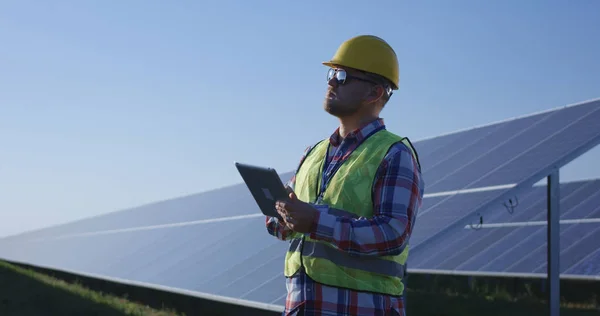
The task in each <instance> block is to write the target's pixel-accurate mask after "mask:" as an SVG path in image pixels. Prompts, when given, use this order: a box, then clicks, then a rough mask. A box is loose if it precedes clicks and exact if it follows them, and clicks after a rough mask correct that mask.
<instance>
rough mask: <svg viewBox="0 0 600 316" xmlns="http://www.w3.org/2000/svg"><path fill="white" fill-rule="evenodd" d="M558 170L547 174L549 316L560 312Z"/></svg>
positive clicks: (557, 314)
mask: <svg viewBox="0 0 600 316" xmlns="http://www.w3.org/2000/svg"><path fill="white" fill-rule="evenodd" d="M558 175H559V171H558V169H554V170H553V171H552V173H550V175H548V186H547V190H548V191H547V193H548V214H547V216H548V217H547V220H548V237H547V238H548V239H547V247H548V251H547V252H548V263H547V265H546V266H547V269H548V285H549V291H548V308H549V312H550V316H559V314H560V270H559V269H560V267H559V262H560V222H559V221H560V182H559V177H558Z"/></svg>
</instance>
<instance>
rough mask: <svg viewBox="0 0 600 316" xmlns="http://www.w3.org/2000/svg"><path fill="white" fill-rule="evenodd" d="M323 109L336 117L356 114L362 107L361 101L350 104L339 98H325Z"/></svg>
mask: <svg viewBox="0 0 600 316" xmlns="http://www.w3.org/2000/svg"><path fill="white" fill-rule="evenodd" d="M323 109H324V110H325V111H326V112H327V113H329V114H331V115H333V116H335V117H339V118H341V117H347V116H352V115H354V114H356V113H357V112H358V110H359V109H360V104H359V103H355V104H348V103H344V102H341V101H339V100H335V99H328V98H327V99H325V102H323Z"/></svg>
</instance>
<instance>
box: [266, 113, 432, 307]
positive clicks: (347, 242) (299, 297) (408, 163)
mask: <svg viewBox="0 0 600 316" xmlns="http://www.w3.org/2000/svg"><path fill="white" fill-rule="evenodd" d="M380 129H385V125H384V122H383V120H382V119H377V120H375V121H373V122H371V123H369V124H367V125H365V126H363V127H361V128H359V129H358V130H355V131H353V132H351V133H350V134H348V136H347V137H345V138H344V139H343V140H341V139H340V135H339V128H338V129H337V130H336V131H335V132H334V133H333V134H332V135H331V137H330V138H329V142H330V145H331V147H330V150H329V155H328V161H327V170H333V169H334V168H335V167H336V164H339V163H340V162H343V159H344V158H345V157H347V156H348V155H349V154H350V153H352V151H353V150H354V149H355V148H356V147H358V145H360V143H361V142H362V141H363V140H364V139H366V138H367V137H369V136H370V135H372V134H373V133H375V132H377V131H379V130H380ZM310 149H311V147H308V148H307V149H306V150H305V152H304V154H303V156H302V158H301V160H300V164H302V162H303V161H304V158H305V157H306V154H307V152H308V151H309V150H310ZM327 170H326V171H327ZM296 171H298V170H296ZM325 173H326V172H325ZM294 184H295V177H292V179H291V180H290V181H289V182H288V185H289V186H290V187H292V188H293V187H294ZM423 187H424V183H423V180H422V178H421V172H420V171H419V167H418V165H417V163H416V161H415V160H414V159H413V157H412V154H411V151H410V149H409V148H407V147H406V145H404V144H403V143H396V144H394V146H392V148H391V149H390V150H389V152H388V153H387V155H386V156H385V158H384V160H383V161H382V163H381V165H380V166H379V169H378V171H377V174H376V180H375V182H374V185H373V203H374V204H373V212H374V217H373V218H360V219H358V220H357V219H350V218H345V217H336V216H335V215H331V214H327V208H328V206H327V205H313V206H314V207H315V208H317V210H319V211H320V212H319V216H317V218H316V220H315V222H314V223H313V227H315V229H314V231H312V232H311V233H308V234H307V236H309V237H310V238H313V239H318V240H322V241H327V242H329V243H330V244H331V245H333V246H335V247H336V248H337V249H339V250H340V251H345V252H347V253H350V254H353V255H360V256H388V255H397V254H400V253H401V252H402V251H403V250H404V248H405V247H406V246H407V244H408V241H409V239H410V235H411V232H412V229H413V227H414V224H415V220H416V217H417V212H418V209H419V207H420V206H421V201H422V198H423ZM266 226H267V231H268V232H269V233H270V234H271V235H273V236H275V237H277V238H278V239H280V240H287V239H288V238H289V236H290V233H291V231H290V230H289V229H288V228H287V227H286V226H285V225H282V224H280V223H279V221H278V220H277V218H273V217H267V218H266ZM286 287H287V291H288V294H287V299H286V306H285V311H284V313H283V314H284V315H405V308H404V299H403V297H395V296H387V295H381V294H374V293H366V292H358V291H353V290H349V289H343V288H335V287H329V286H325V285H322V284H319V283H317V282H315V281H313V280H312V279H310V278H309V277H308V276H307V275H306V274H305V273H304V270H303V269H300V271H299V272H298V273H296V274H295V275H294V276H292V277H290V278H287V279H286ZM297 311H303V312H300V313H298V314H296V312H297ZM393 311H395V312H396V313H394V312H393Z"/></svg>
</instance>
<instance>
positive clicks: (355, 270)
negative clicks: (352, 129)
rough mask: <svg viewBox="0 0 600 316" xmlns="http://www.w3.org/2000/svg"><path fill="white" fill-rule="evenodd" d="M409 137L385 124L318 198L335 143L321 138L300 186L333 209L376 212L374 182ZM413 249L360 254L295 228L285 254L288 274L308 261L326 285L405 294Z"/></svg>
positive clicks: (304, 195)
mask: <svg viewBox="0 0 600 316" xmlns="http://www.w3.org/2000/svg"><path fill="white" fill-rule="evenodd" d="M399 141H402V142H403V143H405V144H406V145H407V147H408V148H410V149H411V151H412V154H413V157H415V159H417V158H416V157H417V156H416V153H415V151H414V148H413V147H412V145H411V144H410V142H409V141H407V140H406V138H402V137H399V136H397V135H394V134H392V133H390V132H388V131H387V130H385V129H382V130H380V131H378V132H376V133H375V134H373V135H371V136H369V137H368V138H367V139H366V140H364V141H363V143H362V144H360V146H358V148H356V149H355V150H354V151H353V152H352V153H351V154H350V156H349V157H348V159H347V160H346V161H345V162H344V163H343V164H342V165H341V166H340V167H339V169H338V171H337V172H336V173H335V175H334V176H333V178H332V179H331V180H330V182H329V184H328V186H327V188H326V190H325V192H324V194H323V196H322V197H320V198H319V197H318V196H317V194H318V191H319V188H320V185H321V179H322V178H321V175H322V173H323V164H324V159H325V155H326V154H327V148H328V144H329V142H328V141H327V140H323V141H321V142H319V143H318V144H317V145H316V146H315V147H314V148H313V149H312V150H311V151H310V153H309V154H308V155H307V157H306V158H305V160H304V162H303V163H302V165H301V166H300V168H299V169H298V172H297V174H296V185H295V187H294V191H295V193H296V195H297V197H298V199H300V200H302V201H304V202H313V203H317V204H327V205H329V206H330V207H331V208H335V209H336V211H335V212H334V211H332V212H333V213H339V212H340V211H339V210H344V212H342V213H343V214H339V215H343V216H349V217H353V218H358V217H366V218H371V217H372V216H373V202H372V186H373V183H374V180H375V174H376V172H377V169H378V168H379V165H380V164H381V162H382V160H383V158H384V156H385V155H386V154H387V152H388V150H389V148H390V146H392V145H393V144H394V143H397V142H399ZM408 249H409V247H408V246H407V247H405V249H404V250H403V251H402V253H400V254H399V255H396V256H356V255H350V254H348V253H346V252H342V251H339V250H337V249H335V248H334V247H333V246H332V245H330V244H329V243H328V242H323V241H319V240H315V239H312V238H310V237H308V236H307V235H305V234H301V233H293V234H292V236H291V237H290V247H289V249H288V251H287V253H286V257H285V268H284V274H285V276H287V277H289V276H292V275H293V274H294V273H296V272H297V271H298V269H300V267H301V266H304V269H305V271H306V273H307V274H308V276H309V277H311V278H312V279H313V280H315V281H317V282H320V283H322V284H325V285H329V286H335V287H342V288H349V289H353V290H358V291H367V292H376V293H384V294H388V295H396V296H399V295H402V293H403V291H404V284H403V283H402V278H403V276H404V268H405V264H406V259H407V258H408Z"/></svg>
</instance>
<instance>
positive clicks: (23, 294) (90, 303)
mask: <svg viewBox="0 0 600 316" xmlns="http://www.w3.org/2000/svg"><path fill="white" fill-rule="evenodd" d="M0 315H2V316H12V315H19V316H29V315H36V316H37V315H64V316H67V315H90V316H92V315H103V316H104V315H106V316H122V315H148V316H167V315H168V316H171V315H173V316H175V315H178V314H177V313H175V312H173V311H169V310H166V309H165V310H156V309H152V308H150V307H147V306H144V305H142V304H137V303H135V302H130V301H128V300H126V299H125V298H121V297H116V296H112V295H109V294H103V293H99V292H95V291H91V290H89V289H86V288H85V287H83V286H81V285H80V284H76V283H74V284H73V283H66V282H64V281H62V280H58V279H56V278H52V277H49V276H47V275H43V274H41V273H37V272H34V271H31V270H27V269H23V268H20V267H17V266H15V265H12V264H9V263H6V262H2V261H0Z"/></svg>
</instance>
